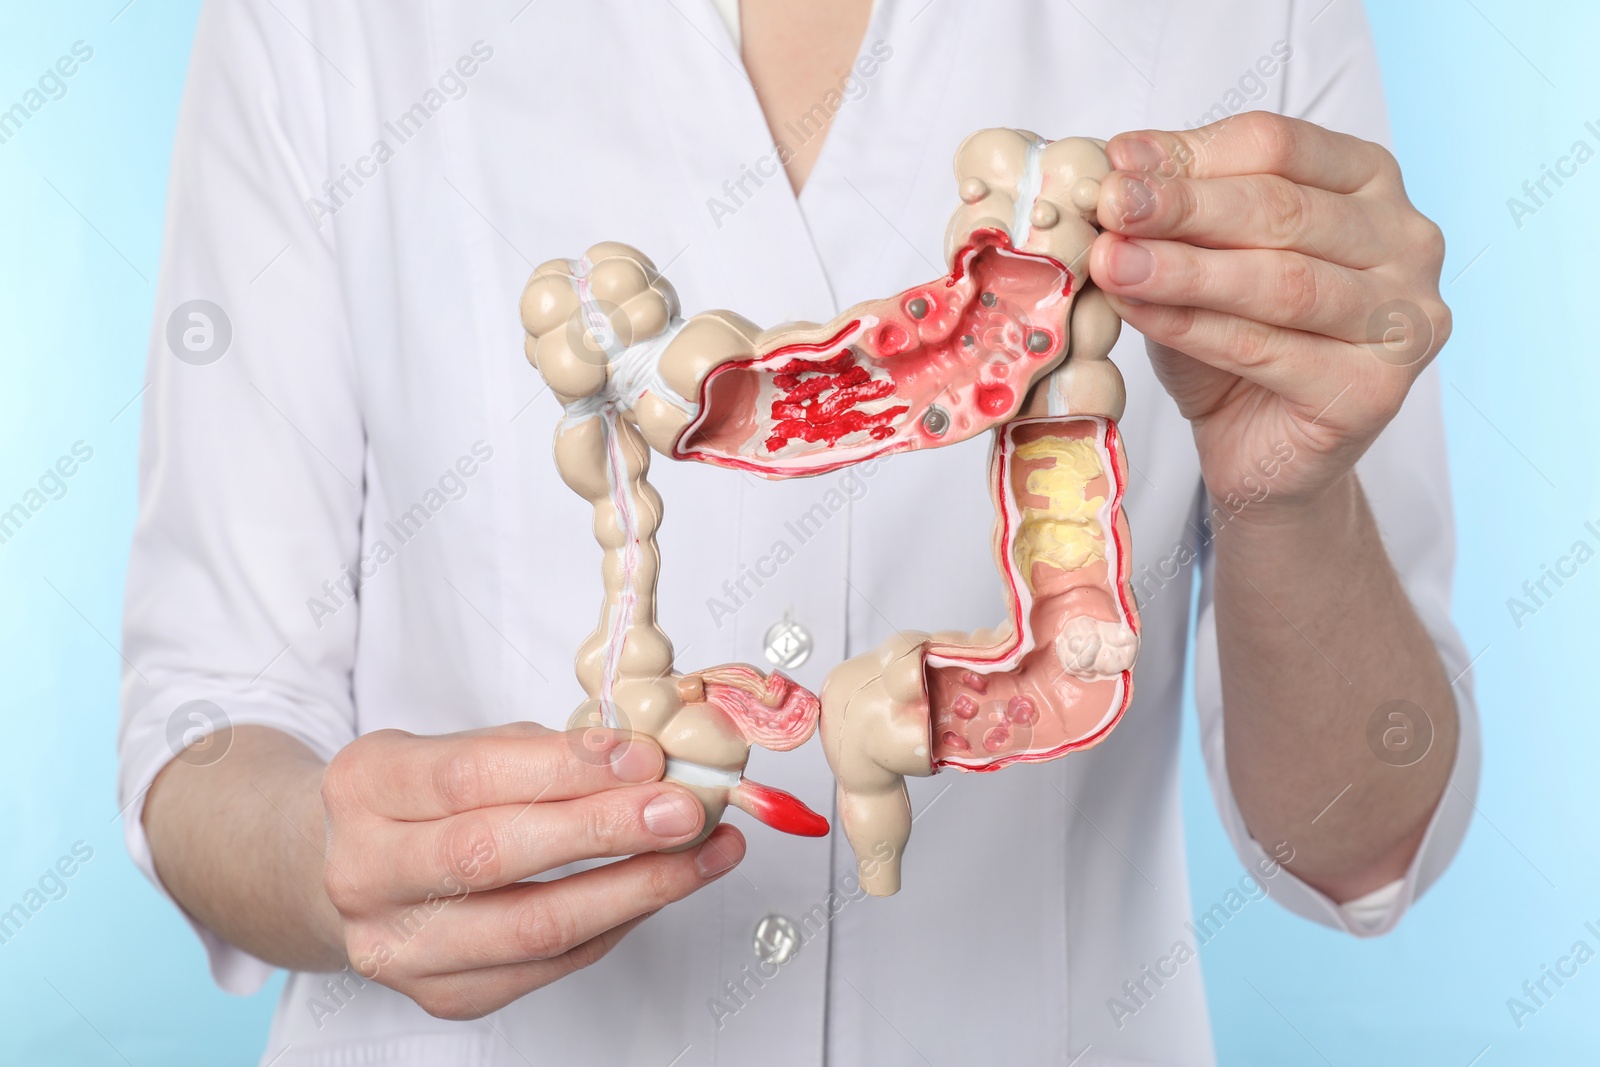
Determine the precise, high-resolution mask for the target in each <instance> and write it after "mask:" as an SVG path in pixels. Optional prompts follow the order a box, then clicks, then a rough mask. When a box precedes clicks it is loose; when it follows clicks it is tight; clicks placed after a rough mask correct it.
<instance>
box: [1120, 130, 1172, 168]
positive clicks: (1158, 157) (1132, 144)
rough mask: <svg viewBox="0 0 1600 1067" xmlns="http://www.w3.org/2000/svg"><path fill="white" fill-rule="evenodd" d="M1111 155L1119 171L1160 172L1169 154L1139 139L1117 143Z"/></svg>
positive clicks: (1132, 138) (1131, 138)
mask: <svg viewBox="0 0 1600 1067" xmlns="http://www.w3.org/2000/svg"><path fill="white" fill-rule="evenodd" d="M1111 155H1112V157H1113V159H1112V163H1113V165H1114V166H1115V167H1116V168H1117V169H1118V170H1158V169H1160V167H1161V164H1163V163H1165V162H1166V160H1167V154H1166V153H1165V152H1163V151H1162V150H1161V149H1160V148H1159V147H1157V146H1156V145H1154V144H1152V143H1150V142H1149V141H1145V140H1142V139H1140V138H1137V137H1130V138H1128V139H1127V140H1125V141H1117V142H1115V143H1114V144H1113V145H1112V146H1111Z"/></svg>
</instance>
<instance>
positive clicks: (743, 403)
mask: <svg viewBox="0 0 1600 1067" xmlns="http://www.w3.org/2000/svg"><path fill="white" fill-rule="evenodd" d="M955 170H956V179H957V182H958V193H959V195H960V198H961V206H960V207H959V208H957V210H956V212H955V215H954V216H953V218H952V219H951V222H950V226H949V229H948V230H947V232H946V236H945V255H946V260H947V262H948V264H949V273H948V274H947V275H945V276H944V277H942V278H938V279H935V280H934V281H931V282H929V283H927V284H925V285H919V286H915V287H913V288H911V289H908V290H906V291H904V292H902V293H898V294H896V295H894V296H890V297H886V298H883V299H878V300H871V301H868V302H866V303H863V304H859V305H857V306H855V307H852V308H850V309H849V310H847V311H846V312H845V313H844V314H842V315H840V316H839V317H838V318H837V319H835V320H834V321H832V322H830V323H826V324H820V325H819V324H808V323H800V324H788V325H784V326H779V327H775V328H773V329H770V330H765V331H763V330H761V329H759V328H758V327H756V326H755V325H753V324H752V323H750V322H748V321H747V320H745V319H743V318H741V317H739V316H738V315H735V314H733V313H731V312H726V311H709V312H704V313H701V314H697V315H694V316H692V317H690V318H687V319H685V318H683V317H682V316H681V314H680V309H679V306H678V299H677V295H676V293H675V292H674V291H673V289H672V287H671V285H670V284H668V283H667V281H666V280H665V279H664V278H663V277H662V276H661V275H660V274H659V273H658V272H657V271H656V269H655V267H654V265H653V264H652V263H651V262H650V260H649V259H647V258H646V257H645V256H644V255H643V253H641V252H639V251H637V250H635V249H633V248H630V247H629V246H627V245H623V244H617V243H609V242H608V243H602V244H598V245H595V246H594V247H592V248H590V249H589V251H588V252H587V254H585V255H584V256H583V257H582V258H581V259H577V260H565V259H558V260H552V261H550V262H548V263H544V264H542V265H541V266H539V267H538V268H537V269H536V270H535V271H534V274H533V277H532V279H530V281H529V283H528V286H527V289H526V290H525V292H524V294H523V298H522V320H523V324H524V326H525V328H526V329H527V333H528V339H527V353H528V358H529V359H530V360H531V361H532V362H533V364H534V366H535V367H537V368H538V370H539V372H540V373H541V374H542V375H543V376H544V378H545V379H546V381H547V382H548V383H549V385H550V388H551V391H552V392H553V393H554V394H555V395H556V397H557V398H558V399H559V400H560V401H561V403H562V405H563V406H564V408H565V415H564V417H563V418H562V420H561V423H560V425H559V427H558V429H557V432H556V443H555V452H556V463H557V466H558V468H559V470H560V472H561V476H562V478H563V480H565V481H566V483H567V484H568V485H569V486H571V487H572V488H573V489H574V490H575V491H577V492H578V493H579V494H580V495H582V496H583V497H584V498H585V499H586V500H588V501H589V502H590V503H591V504H593V505H594V508H595V531H596V536H597V538H598V539H599V541H600V544H601V547H602V550H603V562H602V567H601V571H602V576H603V579H604V586H605V599H604V605H603V608H602V612H601V619H600V625H599V627H598V628H597V629H596V630H595V632H594V633H593V634H591V635H590V637H589V638H588V639H587V640H586V641H585V642H584V644H583V646H582V648H581V649H580V650H579V653H578V678H579V681H580V682H581V683H582V685H583V687H584V690H585V692H586V693H587V694H588V700H587V701H586V702H585V703H584V704H583V705H582V706H581V707H580V708H579V709H578V712H577V713H576V714H575V716H574V720H573V721H574V725H594V726H612V727H622V728H626V729H631V730H636V731H640V732H643V733H647V734H649V735H650V736H652V737H654V738H656V739H657V740H658V741H659V742H660V743H661V745H662V747H663V749H664V750H665V751H666V753H667V757H668V762H667V772H666V773H667V777H668V778H669V779H671V780H674V781H676V782H679V783H681V784H683V785H685V786H687V787H688V788H690V789H691V790H693V791H694V792H695V793H696V795H697V796H698V797H699V798H700V800H701V802H702V803H703V804H704V805H705V806H706V809H707V816H708V817H707V823H706V825H707V832H708V833H709V831H710V827H711V826H713V825H714V824H715V822H716V821H717V819H719V818H720V817H721V815H722V812H723V810H724V809H725V808H726V806H727V805H728V804H730V803H731V804H734V805H736V806H738V807H740V808H742V809H743V810H745V811H747V812H749V813H750V814H752V815H754V816H755V817H756V818H758V819H760V820H762V821H763V822H766V823H768V824H770V825H773V826H776V827H778V828H779V829H782V830H786V831H789V832H792V833H801V834H812V835H817V834H823V833H826V832H827V829H828V824H827V821H826V820H825V819H824V818H823V817H822V816H820V815H818V814H817V813H815V812H813V811H812V810H811V809H810V808H808V807H806V806H805V805H804V804H803V803H802V802H801V801H800V800H798V799H797V798H795V797H792V796H790V795H788V794H786V793H783V792H781V791H779V790H776V789H772V788H770V787H766V786H760V785H757V784H755V783H753V782H750V781H749V780H748V779H746V778H744V776H743V771H744V767H745V763H746V761H747V759H748V757H749V750H750V746H751V745H752V744H759V745H763V746H765V747H767V748H772V749H777V750H786V749H790V748H794V747H796V746H798V745H800V744H802V743H804V742H805V741H806V740H807V739H808V738H809V737H810V736H811V734H812V733H813V732H814V731H815V730H816V728H817V726H818V722H819V717H820V725H821V732H822V740H823V747H824V751H825V753H826V755H827V758H828V762H829V765H830V766H831V767H832V768H833V771H834V774H835V776H836V777H837V779H838V811H839V817H840V818H841V820H842V822H843V825H844V830H845V833H846V835H847V836H848V837H849V839H850V843H851V846H852V847H853V848H854V850H855V853H856V856H857V859H858V862H859V864H860V876H861V880H862V884H863V885H864V886H865V887H866V889H867V890H868V892H870V893H873V894H876V895H887V894H890V893H894V892H896V891H897V890H898V889H899V886H900V871H901V857H902V855H903V853H904V850H905V847H906V843H907V841H908V840H909V838H910V833H911V821H912V819H911V808H910V801H909V798H908V795H907V792H906V788H905V776H907V775H929V774H933V773H935V772H936V771H937V770H939V769H941V768H945V767H955V768H959V769H962V770H968V771H993V770H998V769H1000V768H1002V767H1004V766H1007V765H1009V764H1011V763H1018V762H1034V761H1041V760H1050V759H1055V758H1057V757H1059V756H1061V755H1064V754H1065V753H1067V752H1071V751H1073V750H1075V749H1081V748H1087V747H1088V746H1090V745H1093V744H1095V743H1096V742H1098V741H1100V740H1101V739H1102V738H1104V737H1105V736H1106V735H1107V733H1109V732H1110V730H1111V729H1112V727H1114V726H1115V725H1116V723H1117V721H1118V719H1120V717H1121V716H1122V714H1123V712H1124V710H1125V709H1126V708H1127V706H1128V702H1129V700H1130V699H1131V697H1132V693H1133V661H1134V657H1135V655H1136V654H1137V651H1138V644H1139V636H1138V635H1139V619H1138V613H1137V609H1136V607H1135V604H1134V601H1133V595H1132V590H1131V588H1130V583H1129V575H1130V571H1131V568H1130V562H1129V543H1128V524H1127V520H1126V518H1125V517H1124V515H1123V511H1122V498H1123V491H1124V488H1125V484H1126V469H1127V468H1126V463H1125V461H1124V458H1123V451H1122V440H1121V436H1120V434H1119V433H1118V430H1117V424H1116V420H1117V419H1118V418H1119V417H1120V416H1121V414H1122V407H1123V402H1124V392H1123V385H1122V379H1121V376H1120V375H1119V374H1118V373H1117V370H1116V367H1115V366H1114V365H1113V364H1112V363H1111V362H1110V361H1109V360H1108V358H1107V356H1108V354H1109V352H1110V350H1111V347H1112V345H1113V344H1114V343H1115V341H1116V338H1117V335H1118V331H1119V329H1120V326H1121V323H1120V321H1119V320H1118V319H1117V317H1116V315H1115V313H1114V312H1113V311H1112V310H1111V308H1110V305H1109V304H1108V303H1107V302H1106V300H1105V298H1104V297H1103V296H1102V295H1101V294H1100V293H1099V292H1098V291H1097V290H1095V289H1094V288H1093V287H1088V286H1085V285H1084V284H1083V278H1084V271H1085V263H1086V262H1087V257H1088V251H1089V248H1090V246H1091V244H1092V243H1093V241H1094V238H1095V236H1096V234H1097V233H1098V230H1097V229H1096V227H1095V225H1094V218H1095V210H1096V203H1097V200H1098V194H1099V183H1100V180H1101V179H1102V178H1103V177H1105V175H1106V174H1107V173H1109V170H1110V167H1109V164H1108V162H1107V160H1106V157H1105V153H1104V150H1103V145H1102V144H1101V143H1100V142H1097V141H1092V140H1088V139H1085V138H1067V139H1064V140H1060V141H1052V142H1046V141H1044V140H1043V139H1041V138H1039V137H1037V136H1036V135H1034V134H1031V133H1028V132H1026V131H1020V130H1008V129H993V130H983V131H980V132H978V133H975V134H973V135H972V136H971V137H969V138H967V140H966V141H964V142H963V143H962V145H961V147H960V149H958V151H957V153H956V162H955ZM984 432H992V434H993V445H992V449H991V455H990V464H989V486H990V493H991V496H992V498H993V500H994V505H995V511H996V524H995V532H994V548H995V558H996V562H997V564H998V566H999V570H1000V575H1001V579H1002V581H1003V582H1004V585H1005V595H1006V603H1007V607H1008V611H1007V617H1006V618H1005V620H1004V621H1002V622H1001V624H1000V625H999V626H998V627H997V628H995V629H993V630H987V631H979V632H978V633H973V634H959V633H934V634H927V633H920V632H902V633H898V634H895V635H893V636H892V637H890V638H889V639H888V640H887V641H886V642H885V643H884V644H883V645H882V646H880V647H879V648H877V649H875V650H874V651H871V652H868V653H866V654H864V655H861V656H857V657H855V658H853V659H851V660H848V661H846V662H845V663H843V664H840V665H839V666H838V667H836V668H835V669H834V670H833V671H832V672H831V673H830V674H829V675H828V677H827V680H826V682H825V684H824V687H823V691H822V694H821V697H820V700H819V698H818V697H817V696H816V695H814V694H812V693H810V692H808V691H807V690H805V689H803V688H802V687H800V686H798V685H796V684H795V683H794V682H792V681H790V680H789V679H787V678H785V677H784V676H783V675H781V674H779V673H777V672H773V673H771V674H763V673H762V672H760V671H758V670H756V669H755V668H753V667H749V666H744V665H732V666H722V667H715V668H710V669H705V670H700V671H697V672H692V673H687V674H684V673H679V672H677V671H676V669H675V664H674V657H673V651H672V644H671V642H670V640H669V639H668V638H667V636H666V634H665V633H663V632H662V631H661V629H660V627H659V626H658V625H657V623H656V615H655V586H656V575H657V570H658V567H659V564H660V556H659V553H658V552H657V549H656V544H655V532H656V529H657V527H658V526H659V524H660V521H661V515H662V504H661V498H660V497H659V496H658V495H657V494H656V492H655V490H654V489H653V488H651V486H650V485H649V483H648V481H647V479H646V475H647V473H648V470H649V462H650V460H649V456H650V452H651V450H654V451H656V452H659V453H660V454H662V455H664V456H669V457H671V458H674V459H682V460H697V461H700V462H704V463H709V464H713V465H715V466H720V467H728V468H733V469H737V470H743V471H748V472H751V473H754V474H757V475H760V476H763V477H767V478H792V477H803V476H806V475H814V474H821V473H824V472H827V471H834V470H838V469H840V468H843V467H847V466H850V465H852V464H855V463H860V462H862V461H864V460H867V459H872V458H875V457H879V456H885V455H889V454H892V453H896V452H904V451H909V450H913V449H919V448H938V447H942V446H945V445H950V444H954V443H956V442H959V441H965V440H969V439H971V438H972V437H974V436H976V435H978V434H980V433H984Z"/></svg>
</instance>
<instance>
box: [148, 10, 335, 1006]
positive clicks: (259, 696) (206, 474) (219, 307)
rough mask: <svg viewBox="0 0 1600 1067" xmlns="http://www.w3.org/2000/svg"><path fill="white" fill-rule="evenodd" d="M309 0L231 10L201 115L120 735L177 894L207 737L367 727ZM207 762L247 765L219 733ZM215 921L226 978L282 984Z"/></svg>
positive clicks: (211, 22)
mask: <svg viewBox="0 0 1600 1067" xmlns="http://www.w3.org/2000/svg"><path fill="white" fill-rule="evenodd" d="M308 6H309V5H308V2H307V0H277V2H275V3H268V2H264V0H208V2H207V3H206V4H205V7H204V9H203V11H202V14H201V16H200V20H199V26H198V30H197V36H196V38H195V43H194V52H193V59H192V62H191V67H190V71H189V79H188V85H187V89H186V91H185V94H184V99H183V106H182V110H181V114H180V118H179V122H178V129H177V136H176V143H175V149H174V156H173V160H172V172H171V184H170V192H169V199H168V204H167V225H166V233H165V242H164V250H163V258H162V264H161V273H160V283H159V286H158V292H157V297H156V308H155V321H154V324H153V327H152V331H151V339H150V348H149V358H148V375H149V376H148V389H147V391H146V392H145V394H144V426H143V433H142V437H141V441H140V458H139V510H138V518H137V522H136V525H135V531H134V538H133V545H132V551H131V557H130V561H129V566H128V579H127V593H126V601H125V608H124V619H123V652H124V658H125V663H126V666H125V668H124V671H123V685H122V721H121V729H120V732H119V739H118V744H119V760H120V781H119V791H120V795H121V803H122V805H124V807H125V820H126V838H127V845H128V849H129V851H130V853H131V854H132V856H133V859H134V861H135V862H136V863H137V864H138V866H139V867H140V868H141V869H142V870H143V871H144V873H145V874H146V875H147V876H148V877H149V878H150V879H151V880H152V881H153V882H155V884H156V885H157V886H158V887H160V885H161V882H160V879H159V878H158V877H157V875H156V872H155V869H154V866H153V864H152V861H151V855H150V848H149V845H148V843H147V841H146V838H145V834H144V830H143V825H142V815H143V810H144V804H143V800H144V795H145V791H146V790H147V789H148V788H149V786H150V783H151V781H152V780H153V779H154V778H155V776H156V775H157V773H158V772H160V771H161V769H162V768H163V767H164V766H165V765H166V764H167V763H168V762H169V761H171V760H172V759H173V758H174V757H175V755H176V754H177V753H179V752H182V751H183V750H184V746H185V744H186V743H189V742H193V741H195V740H197V739H199V738H201V737H203V736H204V735H205V734H206V733H208V732H209V731H211V730H213V729H214V728H215V727H218V726H222V725H228V724H231V725H232V726H241V725H244V724H262V725H266V726H271V727H275V728H277V729H279V730H283V731H285V732H286V733H288V734H290V735H292V736H294V737H296V738H298V739H300V740H301V741H303V742H304V743H305V744H307V745H308V746H310V747H311V749H312V750H314V751H315V752H316V753H318V754H319V755H320V756H323V757H328V756H331V755H332V754H333V753H334V752H335V751H337V750H338V749H339V748H340V747H342V746H343V745H344V744H345V743H347V742H348V741H350V740H351V739H352V738H353V737H354V735H355V733H356V724H355V712H354V708H353V705H352V698H351V667H352V662H353V655H354V649H355V641H356V633H357V625H356V623H357V614H358V611H357V605H356V603H355V596H354V595H353V589H352V582H351V579H350V578H349V575H350V574H352V573H354V571H355V570H356V569H357V567H356V561H357V559H358V553H359V542H360V523H361V509H362V499H363V492H362V485H363V466H364V453H365V445H364V434H363V430H362V420H361V410H360V406H359V403H358V384H357V381H356V379H355V374H354V370H353V361H352V358H351V351H350V347H351V342H350V331H349V329H348V326H347V323H346V318H345V314H344V311H343V301H342V297H341V287H340V278H339V273H338V271H337V269H336V262H337V259H336V255H335V252H336V249H335V246H334V240H333V237H332V235H331V232H330V231H331V226H330V225H327V224H326V223H325V224H324V226H323V227H321V228H319V227H318V226H317V225H315V224H314V223H313V221H312V218H311V215H310V213H309V211H308V209H307V206H306V205H307V202H308V198H309V197H310V196H311V195H312V193H313V192H314V191H316V190H317V189H319V188H320V186H321V183H322V181H323V179H324V176H325V175H326V173H327V171H326V170H325V167H326V163H325V157H326V156H327V154H328V153H327V152H326V136H325V132H324V131H325V125H326V123H325V109H324V106H323V104H322V101H323V100H325V99H326V97H325V95H324V93H323V82H324V80H325V79H326V78H336V77H338V75H337V74H336V73H335V72H334V71H333V70H331V69H330V67H329V66H328V65H327V64H326V61H325V60H324V59H323V58H322V57H321V55H320V54H319V52H318V50H317V49H316V47H314V46H313V45H311V44H310V43H309V42H308V40H307V39H306V38H303V37H301V36H300V34H301V33H302V32H304V31H305V29H306V28H307V27H311V26H313V24H314V22H315V14H314V13H313V12H312V11H309V10H308ZM339 88H341V89H342V88H344V86H343V85H342V84H341V85H340V86H339ZM329 91H330V92H333V90H332V89H331V88H330V90H329ZM312 176H315V178H314V179H313V177H312ZM313 180H314V181H315V183H316V184H315V185H313V184H312V182H313ZM191 301H207V302H209V305H211V306H209V307H196V306H195V305H191V304H190V303H189V302H191ZM195 315H198V316H199V317H195ZM173 323H175V325H173ZM227 334H231V338H228V339H227V347H226V349H225V350H223V342H224V339H225V335H227ZM178 353H182V354H183V357H184V358H180V357H179V355H178ZM219 353H220V354H219ZM324 583H326V585H325V584H324ZM219 755H220V758H218V757H219ZM184 758H185V759H188V760H190V761H199V762H206V763H209V762H210V761H212V760H215V763H212V764H211V767H210V770H211V773H216V774H227V773H228V757H227V755H226V754H219V753H218V752H217V751H216V746H215V745H212V746H206V747H202V748H200V749H197V750H195V751H192V752H190V753H188V754H187V755H185V756H184ZM191 922H192V920H191ZM193 925H194V926H195V929H196V932H197V933H198V934H199V936H200V938H201V940H202V941H203V942H204V944H205V948H206V951H207V953H208V955H209V958H210V964H211V971H212V975H213V977H214V978H215V980H216V981H217V983H218V984H219V985H221V986H222V987H223V988H224V989H226V990H228V991H229V992H233V993H241V994H242V993H249V992H253V991H255V990H256V989H258V988H260V986H261V985H262V984H263V983H264V982H265V981H266V979H267V977H268V976H269V975H270V974H271V972H272V968H271V967H270V966H269V965H267V964H266V963H264V962H262V961H260V960H258V959H255V958H254V957H252V956H249V955H248V954H246V953H244V952H242V951H241V950H239V949H237V948H235V947H233V946H231V945H229V944H227V943H226V942H224V941H223V940H222V939H220V938H219V937H218V936H216V934H215V933H213V932H212V931H210V930H207V929H205V928H203V927H201V926H200V925H199V924H197V923H194V924H193Z"/></svg>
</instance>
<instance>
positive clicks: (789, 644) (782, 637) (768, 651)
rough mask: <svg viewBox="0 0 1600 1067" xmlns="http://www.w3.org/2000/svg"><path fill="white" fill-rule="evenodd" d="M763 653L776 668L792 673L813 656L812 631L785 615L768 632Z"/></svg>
mask: <svg viewBox="0 0 1600 1067" xmlns="http://www.w3.org/2000/svg"><path fill="white" fill-rule="evenodd" d="M761 651H762V652H763V654H765V655H766V657H767V662H768V663H771V664H772V665H773V666H774V667H782V668H783V669H784V670H786V671H792V670H794V669H795V668H796V667H798V666H800V664H802V663H804V662H805V661H806V660H807V659H809V658H810V656H811V631H810V630H807V629H806V628H805V627H804V626H801V625H800V624H799V623H797V622H795V621H794V620H793V619H791V618H790V617H789V616H788V615H784V617H783V619H782V620H781V621H779V622H775V623H773V624H772V628H771V629H770V630H768V631H767V637H766V641H765V643H764V644H763V647H762V650H761Z"/></svg>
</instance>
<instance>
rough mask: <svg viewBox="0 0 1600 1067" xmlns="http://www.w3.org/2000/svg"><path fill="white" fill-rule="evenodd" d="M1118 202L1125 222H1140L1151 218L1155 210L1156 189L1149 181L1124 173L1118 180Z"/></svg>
mask: <svg viewBox="0 0 1600 1067" xmlns="http://www.w3.org/2000/svg"><path fill="white" fill-rule="evenodd" d="M1117 202H1118V205H1119V206H1120V209H1121V212H1122V221H1123V222H1138V221H1139V220H1140V219H1147V218H1149V217H1150V215H1151V213H1152V212H1154V211H1155V209H1156V191H1155V189H1153V188H1151V186H1150V183H1149V182H1146V181H1142V180H1141V179H1139V178H1135V177H1133V176H1132V175H1131V174H1124V175H1123V176H1122V179H1121V180H1120V181H1118V182H1117Z"/></svg>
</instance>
